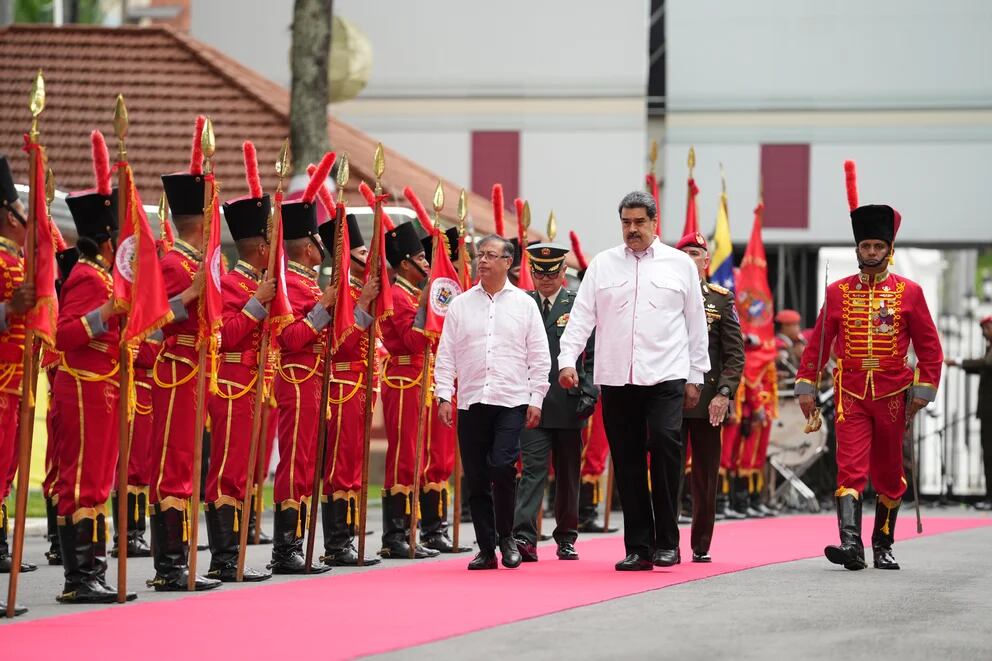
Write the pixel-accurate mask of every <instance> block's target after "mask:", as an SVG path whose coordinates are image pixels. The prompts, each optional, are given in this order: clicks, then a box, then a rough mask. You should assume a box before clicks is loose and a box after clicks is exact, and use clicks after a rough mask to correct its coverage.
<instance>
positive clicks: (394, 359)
mask: <svg viewBox="0 0 992 661" xmlns="http://www.w3.org/2000/svg"><path fill="white" fill-rule="evenodd" d="M421 360H423V356H422V355H420V354H417V355H416V356H390V357H389V361H390V362H391V363H393V364H395V365H413V364H414V362H415V361H416V362H420V361H421Z"/></svg>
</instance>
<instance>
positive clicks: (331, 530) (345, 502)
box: [320, 498, 381, 567]
mask: <svg viewBox="0 0 992 661" xmlns="http://www.w3.org/2000/svg"><path fill="white" fill-rule="evenodd" d="M353 505H354V506H353ZM356 508H357V504H355V503H353V501H352V500H351V499H350V498H335V499H333V500H331V501H330V502H323V503H321V504H320V520H321V523H322V525H323V528H324V555H323V556H321V558H320V559H321V562H323V563H324V564H325V565H329V566H332V567H355V566H357V565H358V550H357V549H356V548H355V528H356V526H357V525H358V521H357V520H356V519H357V512H356ZM379 562H381V560H380V559H379V558H375V557H366V558H365V562H364V563H363V564H365V565H376V564H379Z"/></svg>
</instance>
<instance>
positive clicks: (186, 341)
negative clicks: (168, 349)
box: [173, 335, 196, 347]
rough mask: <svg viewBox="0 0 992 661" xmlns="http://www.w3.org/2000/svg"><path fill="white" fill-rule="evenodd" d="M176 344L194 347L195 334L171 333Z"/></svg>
mask: <svg viewBox="0 0 992 661" xmlns="http://www.w3.org/2000/svg"><path fill="white" fill-rule="evenodd" d="M173 338H175V339H174V342H175V344H176V345H178V346H181V347H196V335H173Z"/></svg>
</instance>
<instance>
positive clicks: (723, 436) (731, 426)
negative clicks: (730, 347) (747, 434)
mask: <svg viewBox="0 0 992 661" xmlns="http://www.w3.org/2000/svg"><path fill="white" fill-rule="evenodd" d="M743 408H744V384H743V382H742V383H741V384H740V386H739V387H738V388H737V394H736V395H735V396H734V405H733V406H731V407H730V409H729V410H728V411H727V421H726V422H725V423H724V425H723V429H722V430H721V431H720V444H721V445H720V491H719V492H718V493H717V516H718V517H719V516H720V515H721V514H722V515H723V518H724V519H733V520H736V519H743V518H745V517H746V516H747V514H746V509H747V486H746V480H747V478H741V477H740V476H739V475H738V474H737V471H738V468H739V466H740V449H741V416H742V414H743Z"/></svg>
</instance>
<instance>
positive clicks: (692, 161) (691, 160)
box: [689, 147, 696, 170]
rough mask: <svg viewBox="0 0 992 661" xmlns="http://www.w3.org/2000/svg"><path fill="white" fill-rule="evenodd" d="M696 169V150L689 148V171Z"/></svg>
mask: <svg viewBox="0 0 992 661" xmlns="http://www.w3.org/2000/svg"><path fill="white" fill-rule="evenodd" d="M694 167H696V148H695V147H689V169H690V170H692V169H693V168H694Z"/></svg>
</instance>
